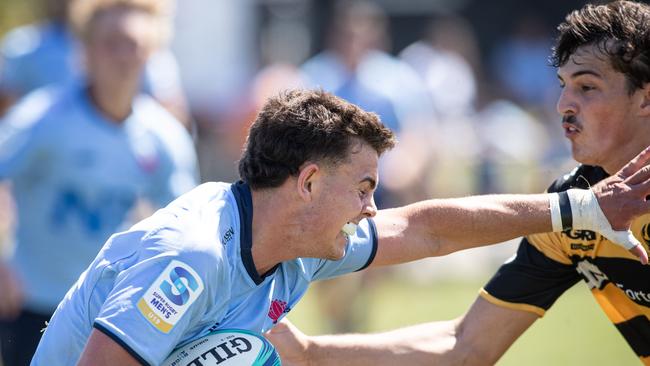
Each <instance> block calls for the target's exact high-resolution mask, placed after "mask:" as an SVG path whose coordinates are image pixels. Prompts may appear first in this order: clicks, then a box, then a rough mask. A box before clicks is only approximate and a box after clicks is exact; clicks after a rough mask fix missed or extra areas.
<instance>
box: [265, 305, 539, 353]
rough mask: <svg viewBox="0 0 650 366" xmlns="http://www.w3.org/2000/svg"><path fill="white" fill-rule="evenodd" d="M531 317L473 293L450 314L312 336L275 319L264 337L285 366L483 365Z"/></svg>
mask: <svg viewBox="0 0 650 366" xmlns="http://www.w3.org/2000/svg"><path fill="white" fill-rule="evenodd" d="M536 319H537V315H535V314H533V313H529V312H526V311H520V310H511V309H507V308H503V307H499V306H496V305H493V304H491V303H489V302H487V301H486V300H484V299H482V298H477V299H476V301H475V302H474V304H473V305H472V307H471V308H470V310H469V311H468V312H467V313H466V314H465V315H464V316H462V317H460V318H458V319H456V320H450V321H440V322H431V323H425V324H419V325H414V326H411V327H406V328H401V329H397V330H394V331H390V332H384V333H377V334H347V335H333V336H314V337H309V336H306V335H304V334H303V333H302V332H300V331H299V330H298V329H297V328H296V327H294V326H293V325H291V324H286V323H280V324H278V325H277V326H276V327H275V328H273V330H271V331H270V332H269V333H267V334H266V337H267V338H268V339H269V340H270V341H271V342H272V343H273V344H274V345H275V347H276V349H277V350H278V352H279V354H280V358H281V359H282V364H283V365H284V364H286V365H288V366H305V365H319V366H321V365H322V366H327V365H333V366H338V365H351V366H354V365H373V366H383V365H387V366H388V365H414V366H417V365H432V364H441V365H461V364H462V365H486V364H494V363H496V361H497V360H498V359H499V358H500V357H501V356H502V355H503V354H504V353H505V351H506V350H507V349H508V348H509V347H510V345H512V343H513V342H514V341H515V340H516V339H517V338H518V337H519V336H520V335H521V334H522V333H523V332H524V331H525V330H526V329H528V327H530V326H531V325H532V323H533V322H534V321H535V320H536ZM486 335H489V336H486Z"/></svg>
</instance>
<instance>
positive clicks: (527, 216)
mask: <svg viewBox="0 0 650 366" xmlns="http://www.w3.org/2000/svg"><path fill="white" fill-rule="evenodd" d="M375 221H376V222H377V226H378V228H379V231H380V233H379V235H380V239H381V246H380V251H379V252H378V257H377V258H376V260H375V262H377V263H376V264H379V265H381V264H392V263H396V262H403V261H409V260H415V259H419V258H423V257H430V256H440V255H445V254H448V253H451V252H455V251H458V250H462V249H467V248H471V247H476V246H481V245H488V244H494V243H499V242H502V241H505V240H509V239H513V238H516V237H519V236H523V235H527V234H532V233H539V232H548V231H551V230H552V225H551V216H550V209H549V200H548V195H547V194H536V195H488V196H473V197H466V198H453V199H435V200H428V201H423V202H418V203H414V204H411V205H408V206H404V207H400V208H397V209H391V210H383V211H381V212H380V214H378V215H377V217H376V219H375ZM384 260H385V263H384Z"/></svg>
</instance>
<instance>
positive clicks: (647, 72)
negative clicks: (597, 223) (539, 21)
mask: <svg viewBox="0 0 650 366" xmlns="http://www.w3.org/2000/svg"><path fill="white" fill-rule="evenodd" d="M558 30H559V37H558V41H557V44H556V47H555V48H554V53H553V57H552V60H553V62H554V64H555V66H556V67H558V73H557V75H558V78H559V82H560V85H561V86H562V89H563V90H562V94H561V96H560V98H559V101H558V103H557V109H558V112H559V113H560V114H561V116H562V128H564V131H565V135H566V137H567V138H568V139H569V140H570V142H571V147H572V154H573V157H574V158H575V160H576V161H578V162H580V163H581V165H580V166H578V167H577V168H576V169H574V170H573V171H572V172H570V173H569V174H567V175H565V176H562V177H560V178H559V179H557V180H556V181H555V182H553V184H551V186H550V188H549V191H553V192H559V191H564V190H567V189H569V188H573V187H578V188H587V187H589V186H591V185H593V184H595V183H596V182H598V181H600V180H602V179H604V178H605V177H607V176H608V175H609V174H612V173H615V172H616V171H618V170H619V169H620V168H621V167H622V166H623V165H624V164H625V163H626V162H627V161H628V160H630V159H631V158H632V157H634V156H635V155H636V154H638V153H639V152H640V151H642V150H643V149H644V148H645V147H646V146H648V145H650V6H648V5H647V4H642V3H636V2H630V1H619V2H613V3H610V4H607V5H599V6H594V5H586V6H585V7H583V8H582V9H580V10H577V11H574V12H572V13H570V14H569V15H568V16H567V17H566V20H565V22H563V23H562V24H561V25H560V26H559V27H558ZM631 229H632V231H633V233H634V235H635V236H636V237H637V238H638V239H639V240H640V241H641V242H642V243H643V245H644V246H645V247H646V248H647V247H648V244H650V215H644V216H641V217H639V218H637V219H636V220H635V221H633V223H632V226H631ZM649 278H650V267H649V266H643V265H642V264H641V263H640V262H639V261H638V259H637V258H636V257H634V256H633V255H632V254H631V253H630V252H628V251H626V250H625V249H623V248H622V247H620V246H618V245H614V244H613V243H612V242H611V241H609V240H608V239H606V238H605V237H603V236H601V235H600V234H598V233H595V232H593V231H585V230H566V231H564V232H556V233H546V234H536V235H531V236H528V237H526V238H524V239H523V240H522V242H521V244H520V246H519V249H518V251H517V254H516V256H515V257H514V258H513V259H512V260H510V261H508V262H507V263H505V264H504V265H503V266H502V267H501V268H500V269H499V270H498V272H497V273H496V274H495V275H494V276H493V277H492V279H491V280H490V281H489V282H488V284H487V285H486V286H485V287H484V288H483V289H481V292H480V296H479V297H478V298H477V299H476V301H475V302H474V304H473V305H472V306H471V308H470V309H469V310H468V312H467V313H465V314H464V315H463V316H461V317H460V318H458V319H456V320H452V321H448V322H433V323H427V324H421V325H417V326H413V327H408V328H403V329H399V330H395V331H392V332H387V333H381V334H373V335H342V336H321V337H306V336H304V335H303V334H302V333H300V331H298V330H297V329H295V328H294V327H292V326H291V325H287V324H285V325H283V326H281V327H278V328H276V329H274V331H273V332H272V333H271V334H270V335H269V338H270V339H271V340H272V341H273V342H274V343H275V344H276V346H277V348H278V350H279V351H280V353H281V356H282V357H283V363H287V364H289V365H294V364H295V365H298V364H307V363H309V364H316V365H329V364H332V365H339V364H345V365H357V364H359V365H362V364H363V365H367V364H372V365H374V366H377V365H396V364H402V365H420V364H423V365H425V364H426V365H429V364H438V363H440V364H445V365H456V364H463V365H472V364H493V363H495V362H496V361H497V360H498V359H499V358H500V357H501V356H502V355H503V353H504V352H505V351H506V350H507V349H508V347H510V345H511V344H512V343H513V342H514V341H515V340H516V339H517V338H518V337H519V336H520V335H521V334H522V333H523V332H524V331H526V329H528V328H529V327H530V326H531V325H532V324H533V322H535V320H537V319H538V318H539V317H541V316H543V315H544V312H545V311H546V310H548V309H549V308H550V307H551V306H552V305H553V303H554V302H555V300H557V298H558V297H560V296H561V295H562V294H563V293H564V292H565V291H566V290H567V289H568V288H570V287H571V286H573V285H574V284H575V283H576V282H578V281H580V280H581V279H582V280H583V281H584V282H586V284H587V285H588V286H589V288H590V289H591V291H592V293H593V295H594V297H595V298H596V300H597V302H598V303H599V304H600V306H601V307H602V309H603V310H604V311H605V313H606V314H607V316H608V317H609V319H610V320H611V321H612V323H613V324H614V325H615V326H616V328H617V329H618V330H619V331H620V333H621V334H622V335H623V337H624V338H625V340H626V341H627V342H628V344H629V345H630V347H631V349H632V350H633V351H634V352H635V353H636V355H637V356H638V357H639V358H640V360H641V361H642V362H643V363H644V364H646V365H650V320H649V319H650V281H649V280H648V279H649ZM486 335H487V336H486Z"/></svg>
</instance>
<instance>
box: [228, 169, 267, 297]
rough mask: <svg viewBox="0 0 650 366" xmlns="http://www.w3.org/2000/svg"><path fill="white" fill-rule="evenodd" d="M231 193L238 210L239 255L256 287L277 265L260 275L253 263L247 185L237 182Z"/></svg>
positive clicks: (251, 217) (248, 189)
mask: <svg viewBox="0 0 650 366" xmlns="http://www.w3.org/2000/svg"><path fill="white" fill-rule="evenodd" d="M231 191H232V193H233V195H234V196H235V201H236V202H237V209H238V210H239V238H240V244H239V248H240V255H241V260H242V264H243V265H244V268H246V272H248V275H249V276H250V278H251V279H252V280H253V282H255V284H256V285H259V284H261V283H262V282H264V279H265V278H266V277H268V276H270V275H272V274H273V273H275V270H276V269H277V268H278V266H279V264H278V265H276V266H275V267H273V268H271V270H270V271H268V272H267V273H265V274H264V275H260V274H259V273H258V272H257V269H256V268H255V263H254V262H253V197H252V195H251V189H250V186H249V185H248V183H245V182H243V181H238V182H236V183H233V184H232V185H231Z"/></svg>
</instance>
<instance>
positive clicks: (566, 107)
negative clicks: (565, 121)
mask: <svg viewBox="0 0 650 366" xmlns="http://www.w3.org/2000/svg"><path fill="white" fill-rule="evenodd" d="M556 109H557V112H558V113H559V114H561V115H563V116H564V115H573V114H576V113H577V109H578V108H577V105H576V103H575V100H574V99H573V98H572V96H571V93H570V92H569V90H568V88H567V87H565V88H563V89H562V92H561V93H560V98H558V100H557V105H556Z"/></svg>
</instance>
